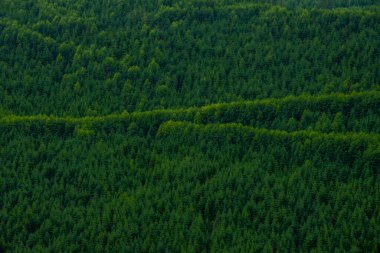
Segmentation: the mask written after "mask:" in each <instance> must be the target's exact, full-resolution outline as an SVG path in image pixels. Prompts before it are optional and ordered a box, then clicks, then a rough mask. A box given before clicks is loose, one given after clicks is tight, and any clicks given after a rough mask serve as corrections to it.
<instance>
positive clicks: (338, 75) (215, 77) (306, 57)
mask: <svg viewBox="0 0 380 253" xmlns="http://www.w3.org/2000/svg"><path fill="white" fill-rule="evenodd" d="M2 2H3V4H2V7H3V6H4V7H3V8H2V9H3V10H2V13H3V15H0V59H1V61H0V70H1V71H0V73H1V75H0V83H1V84H2V85H1V88H0V102H1V104H2V106H3V107H4V108H5V109H7V110H9V111H12V112H13V113H15V114H22V115H30V114H38V113H43V114H53V115H60V116H65V115H70V116H76V117H78V116H94V115H105V114H110V113H114V112H122V111H123V110H127V111H129V112H131V111H144V110H151V109H158V108H173V107H190V106H200V105H206V104H209V103H219V102H232V101H236V100H253V99H255V98H267V97H284V96H288V95H300V94H302V93H306V94H311V95H315V94H324V93H331V92H351V91H366V90H373V89H376V90H378V89H379V88H378V84H379V83H380V65H379V61H378V55H379V54H380V49H379V48H380V46H379V43H380V42H379V39H378V38H379V36H380V32H379V31H380V25H379V24H380V14H379V13H380V11H379V8H378V6H372V7H366V8H345V9H344V8H343V9H342V8H338V9H335V8H334V9H299V8H296V9H287V8H285V7H281V6H279V5H270V4H252V3H244V2H240V1H239V2H238V1H236V3H235V2H234V1H229V4H232V5H226V4H223V2H222V1H189V3H182V4H181V3H180V2H179V1H178V2H177V1H164V2H163V3H161V4H159V3H158V2H155V1H149V3H150V4H152V6H149V4H147V5H144V4H143V3H141V4H140V3H139V1H92V2H91V3H90V2H88V1H79V2H77V1H75V3H71V2H70V3H68V1H32V0H29V1H4V0H2ZM305 2H306V1H305ZM351 2H352V3H354V2H355V1H351ZM364 3H365V1H363V4H364ZM133 6H135V7H133ZM136 6H138V7H136Z"/></svg>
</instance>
